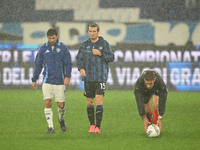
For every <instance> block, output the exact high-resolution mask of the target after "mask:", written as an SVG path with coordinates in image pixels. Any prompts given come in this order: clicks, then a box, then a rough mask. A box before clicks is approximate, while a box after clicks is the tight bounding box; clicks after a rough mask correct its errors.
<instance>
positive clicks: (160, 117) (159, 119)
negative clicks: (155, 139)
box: [157, 115, 162, 132]
mask: <svg viewBox="0 0 200 150" xmlns="http://www.w3.org/2000/svg"><path fill="white" fill-rule="evenodd" d="M161 120H162V116H160V115H159V116H158V120H157V125H158V127H159V128H160V132H161V131H162V125H161Z"/></svg>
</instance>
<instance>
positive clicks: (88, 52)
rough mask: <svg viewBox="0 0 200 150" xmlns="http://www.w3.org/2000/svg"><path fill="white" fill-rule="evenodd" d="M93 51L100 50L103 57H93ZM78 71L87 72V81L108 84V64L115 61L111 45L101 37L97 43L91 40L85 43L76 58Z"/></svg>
mask: <svg viewBox="0 0 200 150" xmlns="http://www.w3.org/2000/svg"><path fill="white" fill-rule="evenodd" d="M92 49H98V50H99V51H100V52H101V54H102V56H97V55H93V53H92ZM76 60H77V66H78V70H79V71H80V70H81V69H84V70H85V72H86V77H85V79H84V80H85V81H88V82H107V79H108V63H109V62H112V61H114V54H113V52H112V48H111V46H110V44H109V43H108V42H107V41H106V40H104V39H103V38H102V37H99V40H98V41H97V42H96V43H92V42H91V40H90V39H88V40H87V41H85V42H83V43H82V45H81V46H80V49H79V52H78V54H77V57H76Z"/></svg>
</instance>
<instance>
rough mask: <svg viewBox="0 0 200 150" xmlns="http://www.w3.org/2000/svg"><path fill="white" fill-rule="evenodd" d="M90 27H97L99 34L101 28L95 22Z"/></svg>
mask: <svg viewBox="0 0 200 150" xmlns="http://www.w3.org/2000/svg"><path fill="white" fill-rule="evenodd" d="M89 27H97V32H99V26H98V24H96V23H95V22H93V23H91V24H90V25H89Z"/></svg>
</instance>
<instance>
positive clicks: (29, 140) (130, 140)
mask: <svg viewBox="0 0 200 150" xmlns="http://www.w3.org/2000/svg"><path fill="white" fill-rule="evenodd" d="M199 97H200V93H197V92H169V94H168V100H167V106H166V112H165V115H164V117H163V121H162V126H163V131H162V133H161V135H160V137H159V138H148V137H147V136H146V134H145V133H144V131H143V123H142V121H141V119H140V117H139V115H138V111H137V106H136V101H135V97H134V95H133V92H132V91H109V90H107V91H106V95H105V97H104V115H103V120H102V124H101V132H102V134H100V135H95V134H91V133H88V129H89V121H88V118H87V113H86V100H85V97H83V92H82V91H70V90H69V91H68V92H67V102H66V106H67V113H66V116H65V120H66V122H67V127H68V129H67V132H65V133H63V132H62V131H61V130H60V126H59V123H58V120H57V119H58V112H57V107H56V105H55V102H54V103H53V111H54V127H55V134H46V133H45V131H46V130H47V123H46V120H45V117H44V102H43V100H42V92H41V90H37V91H33V90H1V91H0V149H1V150H24V149H26V150H44V149H48V150H62V149H63V150H66V149H68V150H71V149H75V150H76V149H78V150H89V149H95V150H96V149H97V150H118V149H119V150H129V149H130V150H132V149H136V150H142V149H144V150H146V149H162V150H188V149H192V150H197V149H199V147H200V133H199V131H200V130H199V125H200V117H199V115H200V107H199V106H200V99H199Z"/></svg>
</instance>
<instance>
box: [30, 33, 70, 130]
mask: <svg viewBox="0 0 200 150" xmlns="http://www.w3.org/2000/svg"><path fill="white" fill-rule="evenodd" d="M47 38H48V42H47V43H45V44H44V45H42V46H41V47H40V49H39V51H38V53H37V56H36V59H35V68H34V69H35V70H34V74H33V78H32V87H33V89H34V90H36V89H37V82H36V81H37V79H38V77H39V75H40V73H41V71H42V69H43V68H44V71H43V76H44V77H43V84H42V92H43V98H44V100H45V109H44V112H45V117H46V120H47V123H48V126H49V128H48V131H47V132H46V133H54V126H53V111H52V99H53V97H55V102H56V103H57V106H58V112H59V119H58V121H59V123H60V126H61V129H62V131H66V123H65V121H64V115H65V112H66V107H65V98H66V97H65V91H66V85H69V84H70V77H71V70H72V64H71V56H70V52H69V50H68V48H67V46H66V45H64V44H63V43H62V42H60V41H59V40H58V33H57V31H56V30H55V29H49V30H48V31H47Z"/></svg>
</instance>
